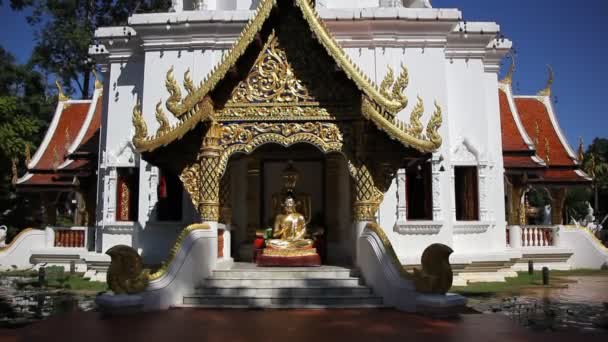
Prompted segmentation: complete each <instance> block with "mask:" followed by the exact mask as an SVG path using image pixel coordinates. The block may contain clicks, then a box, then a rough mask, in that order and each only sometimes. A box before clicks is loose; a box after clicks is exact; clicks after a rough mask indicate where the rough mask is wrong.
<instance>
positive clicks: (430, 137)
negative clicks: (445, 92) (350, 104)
mask: <svg viewBox="0 0 608 342" xmlns="http://www.w3.org/2000/svg"><path fill="white" fill-rule="evenodd" d="M435 107H436V110H435V113H434V114H433V116H432V117H431V120H430V121H429V123H428V125H427V130H426V137H425V138H424V139H423V138H416V137H414V136H412V135H411V134H410V132H408V130H409V126H408V125H407V124H405V123H404V122H403V121H401V120H399V119H397V118H393V117H392V116H391V114H390V113H387V112H382V108H378V106H377V105H375V104H374V103H373V102H372V101H370V100H369V99H368V98H366V97H365V96H364V97H363V101H362V103H361V112H362V113H363V116H365V117H366V118H368V119H369V120H371V121H372V122H374V123H375V124H376V126H377V127H378V128H379V129H380V130H382V131H384V132H386V133H387V134H388V135H389V136H390V137H391V138H393V139H395V140H398V141H399V142H400V143H402V144H404V145H406V146H411V147H413V148H415V149H417V150H420V151H421V152H434V151H436V150H437V149H438V148H439V147H441V144H442V138H441V136H440V135H439V127H440V126H441V123H442V121H443V119H442V114H441V113H442V111H441V107H440V106H439V105H438V104H437V103H435Z"/></svg>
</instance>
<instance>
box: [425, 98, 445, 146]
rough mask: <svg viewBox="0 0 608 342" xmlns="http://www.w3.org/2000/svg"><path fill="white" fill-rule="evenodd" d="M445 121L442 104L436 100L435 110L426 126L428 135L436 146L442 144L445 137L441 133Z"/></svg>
mask: <svg viewBox="0 0 608 342" xmlns="http://www.w3.org/2000/svg"><path fill="white" fill-rule="evenodd" d="M442 123H443V117H442V110H441V106H439V104H438V103H437V102H435V112H434V113H433V116H431V120H429V123H428V124H427V126H426V136H427V139H429V140H430V141H431V142H432V143H433V144H434V145H435V146H441V143H442V141H443V139H442V138H441V135H440V134H439V128H440V127H441V124H442Z"/></svg>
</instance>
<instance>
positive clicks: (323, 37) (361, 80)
mask: <svg viewBox="0 0 608 342" xmlns="http://www.w3.org/2000/svg"><path fill="white" fill-rule="evenodd" d="M295 3H296V6H297V7H298V8H300V11H301V12H302V15H303V17H304V19H305V20H306V22H307V23H308V25H309V27H310V29H311V30H312V31H313V32H314V36H315V37H316V38H317V40H318V41H319V42H320V43H321V45H323V47H324V48H325V50H326V51H327V53H328V54H329V55H330V56H331V57H332V58H333V59H334V60H335V61H336V64H338V66H339V67H340V68H341V69H342V70H343V71H344V72H345V73H346V76H347V77H348V78H349V79H351V80H352V81H353V82H355V84H356V85H357V88H359V90H361V91H363V93H365V95H367V97H369V98H370V99H373V100H374V101H375V102H377V103H378V104H380V105H381V106H383V107H385V108H386V109H387V110H388V111H389V112H391V113H397V112H399V111H401V110H402V109H403V108H405V106H406V105H407V100H406V101H405V102H403V101H402V100H393V99H391V98H389V97H386V96H384V95H382V93H381V91H380V89H379V88H378V87H377V86H376V85H375V84H374V83H373V81H372V80H371V79H370V78H369V77H368V76H367V75H365V74H363V72H362V71H361V69H360V68H359V67H358V66H356V65H355V63H354V62H353V61H352V59H351V58H350V57H349V56H348V55H347V54H346V53H345V52H344V50H343V49H342V48H341V47H340V45H338V43H337V42H336V40H335V39H334V38H333V36H332V35H331V34H330V33H329V30H328V29H327V27H326V26H325V23H324V22H323V20H322V19H321V18H320V17H319V14H318V13H317V11H316V10H315V7H314V4H312V2H311V1H310V0H295ZM406 77H407V76H406ZM404 81H405V79H404V78H403V77H400V78H399V79H398V81H397V83H398V84H399V85H397V83H396V86H395V88H393V91H396V89H398V88H400V87H401V86H402V85H403V84H404V83H403V82H404ZM405 84H407V83H405Z"/></svg>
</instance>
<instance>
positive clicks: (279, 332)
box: [0, 309, 608, 342]
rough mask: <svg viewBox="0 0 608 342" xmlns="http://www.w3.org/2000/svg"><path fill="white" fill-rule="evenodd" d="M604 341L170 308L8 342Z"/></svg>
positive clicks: (339, 317)
mask: <svg viewBox="0 0 608 342" xmlns="http://www.w3.org/2000/svg"><path fill="white" fill-rule="evenodd" d="M581 337H583V338H584V339H585V342H589V341H594V340H597V341H606V340H608V334H603V335H602V334H598V333H594V334H592V333H584V332H582V333H581V332H578V333H575V332H572V333H562V332H560V333H538V332H533V331H530V330H527V329H526V328H524V327H521V326H519V325H517V324H516V323H515V322H513V321H511V320H509V319H508V318H506V317H503V316H500V315H489V314H486V315H482V314H467V315H462V316H461V317H460V318H458V319H453V320H437V319H432V318H428V317H423V316H418V315H412V314H405V313H401V312H398V311H395V310H389V309H383V310H196V309H175V310H169V311H163V312H152V313H142V314H137V315H132V316H115V317H109V318H108V317H106V318H103V317H101V316H100V314H99V313H96V312H86V313H84V312H75V313H71V314H67V315H62V316H56V317H53V318H50V319H48V320H45V321H41V322H38V323H35V324H32V325H30V326H27V327H24V328H21V329H17V330H0V342H5V341H6V342H9V341H28V342H36V341H45V342H48V341H62V342H69V341H78V342H97V341H104V342H119V341H130V342H136V341H146V342H152V341H169V342H188V341H223V342H227V341H230V342H239V341H264V342H269V341H286V342H298V341H306V342H322V341H338V342H346V341H348V342H351V341H366V342H370V341H383V342H385V341H400V342H404V341H424V342H429V341H492V342H495V341H543V340H550V341H552V342H555V341H573V340H574V339H575V338H578V339H580V338H581Z"/></svg>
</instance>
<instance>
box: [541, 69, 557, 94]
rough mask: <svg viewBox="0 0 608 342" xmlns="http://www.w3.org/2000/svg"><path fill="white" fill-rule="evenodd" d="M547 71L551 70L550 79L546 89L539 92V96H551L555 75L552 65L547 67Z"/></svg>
mask: <svg viewBox="0 0 608 342" xmlns="http://www.w3.org/2000/svg"><path fill="white" fill-rule="evenodd" d="M547 69H548V70H549V79H548V80H547V85H546V86H545V89H543V90H541V91H539V92H538V96H551V87H552V86H553V81H554V79H555V75H554V74H553V68H551V66H550V65H547Z"/></svg>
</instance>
